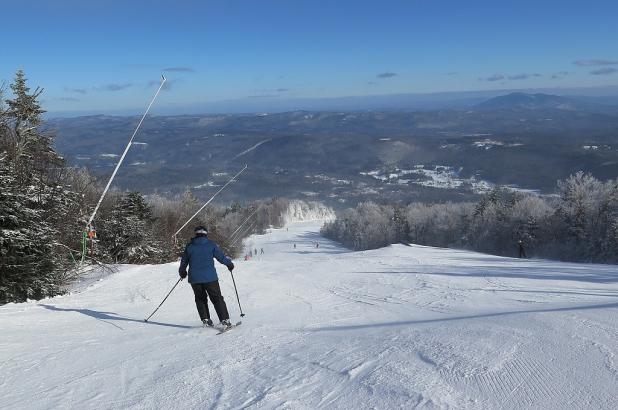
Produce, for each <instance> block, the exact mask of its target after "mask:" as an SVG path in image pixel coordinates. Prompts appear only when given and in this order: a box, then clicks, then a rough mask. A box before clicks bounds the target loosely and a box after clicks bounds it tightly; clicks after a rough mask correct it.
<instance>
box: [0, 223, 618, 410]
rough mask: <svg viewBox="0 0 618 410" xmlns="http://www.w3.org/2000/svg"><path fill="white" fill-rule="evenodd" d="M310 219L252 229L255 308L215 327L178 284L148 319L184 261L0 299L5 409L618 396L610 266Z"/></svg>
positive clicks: (609, 399)
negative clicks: (330, 226)
mask: <svg viewBox="0 0 618 410" xmlns="http://www.w3.org/2000/svg"><path fill="white" fill-rule="evenodd" d="M318 229H319V223H316V222H305V223H296V224H293V225H291V226H290V227H289V230H288V229H285V228H284V229H280V230H275V231H272V232H271V233H269V234H267V235H263V236H256V237H252V238H250V239H249V240H248V241H247V245H248V246H251V247H252V248H257V249H259V248H264V251H265V254H264V255H262V256H261V257H257V258H254V259H253V260H250V261H238V262H237V269H236V271H235V277H236V282H237V284H238V287H239V293H240V297H241V302H242V303H243V308H244V310H245V312H246V314H247V316H246V317H245V318H244V319H243V325H242V326H240V327H239V328H237V329H234V330H233V331H231V332H229V333H226V334H223V335H219V336H218V335H216V331H215V330H213V329H205V328H201V327H199V326H198V325H199V321H198V317H197V313H196V311H195V308H194V304H193V295H192V292H191V289H190V287H189V286H188V285H187V284H186V283H185V282H182V283H181V285H180V286H179V287H178V288H177V290H176V291H174V293H172V295H171V296H170V298H169V299H168V301H167V302H166V304H164V305H163V307H162V308H161V309H160V310H159V312H158V313H157V314H156V315H155V316H154V317H153V318H152V322H151V323H144V322H143V318H144V317H146V316H147V315H148V314H149V313H150V312H151V311H152V310H153V309H154V308H155V307H156V306H157V305H158V304H159V302H160V301H161V299H162V298H163V296H165V294H166V293H167V292H168V290H169V289H170V288H171V287H172V285H173V284H174V283H175V282H176V280H177V275H176V268H177V266H176V264H169V265H161V266H139V267H130V268H123V269H122V270H121V271H120V272H118V273H116V274H113V275H111V276H109V277H107V278H105V279H103V280H101V281H99V282H96V283H95V284H94V285H92V286H90V287H88V288H87V289H86V290H83V291H82V292H80V293H75V294H72V295H68V296H65V297H59V298H54V299H51V300H44V301H40V302H31V303H23V304H11V305H6V306H2V307H0V330H1V336H0V397H1V399H0V408H2V409H12V410H13V409H50V408H54V409H65V408H66V409H126V408H129V409H167V408H175V409H187V408H188V409H207V408H225V409H227V408H289V409H316V408H337V409H339V408H346V409H347V408H349V409H361V408H363V409H364V408H379V409H385V408H414V407H419V408H471V409H498V408H506V409H509V408H510V409H515V408H538V409H565V408H577V409H580V408H590V409H613V408H615V406H616V392H617V391H618V359H617V358H616V355H617V353H618V272H617V271H618V269H617V268H616V266H609V265H579V264H566V263H556V262H548V261H538V260H515V259H508V258H499V257H493V256H487V255H482V254H477V253H471V252H463V251H454V250H447V249H436V248H428V247H421V246H411V247H407V246H403V245H397V246H392V247H389V248H385V249H381V250H375V251H366V252H350V251H347V250H345V249H342V248H341V247H339V246H337V245H336V244H334V243H331V242H329V241H327V240H325V239H323V238H321V237H319V234H318V233H317V232H318ZM318 241H319V243H320V246H319V248H316V246H315V244H316V242H318ZM294 243H296V249H294V247H293V244H294ZM219 271H220V277H221V282H222V287H223V291H224V295H225V296H226V300H227V303H228V306H229V308H230V311H231V312H232V315H233V318H234V319H237V318H238V305H237V304H236V300H235V296H234V291H233V287H232V285H231V279H230V276H229V274H228V273H227V272H225V271H224V269H219Z"/></svg>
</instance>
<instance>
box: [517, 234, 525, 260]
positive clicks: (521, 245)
mask: <svg viewBox="0 0 618 410" xmlns="http://www.w3.org/2000/svg"><path fill="white" fill-rule="evenodd" d="M517 245H518V246H519V257H520V258H527V257H528V256H526V250H525V249H524V241H522V240H521V239H520V240H519V241H518V242H517Z"/></svg>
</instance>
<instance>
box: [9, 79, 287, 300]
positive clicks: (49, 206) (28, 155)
mask: <svg viewBox="0 0 618 410" xmlns="http://www.w3.org/2000/svg"><path fill="white" fill-rule="evenodd" d="M42 92H43V90H42V89H40V88H37V89H35V90H34V91H31V90H30V88H29V87H28V84H27V81H26V77H25V75H24V72H23V71H21V70H20V71H18V72H17V73H16V76H15V80H14V81H13V83H12V84H11V85H10V94H11V97H12V98H5V96H7V95H8V94H9V90H7V89H2V88H0V304H4V303H8V302H21V301H24V300H27V299H41V298H44V297H49V296H54V295H57V294H59V293H62V292H63V289H64V288H65V286H66V285H67V284H68V283H70V281H71V280H72V279H74V278H75V276H76V275H78V274H79V272H80V270H79V269H77V267H78V266H80V262H81V259H82V255H83V256H84V258H85V261H86V263H87V264H92V263H98V264H103V265H104V264H116V263H163V262H170V261H174V260H177V258H178V255H179V254H180V252H181V251H182V249H183V247H184V244H185V243H186V242H187V241H188V239H189V238H190V237H192V236H193V229H192V228H193V227H194V226H196V225H198V224H201V225H205V226H207V227H208V229H209V231H210V233H209V236H210V237H211V238H213V239H214V240H215V241H217V242H218V243H219V244H221V246H222V247H223V249H224V251H225V252H226V253H227V254H228V255H230V256H232V257H234V256H238V255H239V254H240V253H241V252H242V250H241V247H242V239H243V238H245V237H247V236H248V235H250V234H253V233H261V232H263V231H264V230H265V229H267V228H269V227H280V226H282V225H283V223H284V221H283V218H284V215H285V214H286V212H287V208H288V206H289V201H287V200H285V199H281V198H275V199H272V200H268V201H256V202H253V203H250V204H246V205H241V204H238V203H236V204H232V205H231V206H228V207H224V206H214V205H213V206H209V207H207V208H206V209H204V210H203V211H202V212H201V213H200V215H199V216H198V217H197V218H196V219H195V220H194V221H193V222H192V223H191V224H190V225H189V226H187V228H186V229H184V230H183V231H182V232H180V233H179V235H178V238H177V240H174V238H173V235H174V233H175V232H176V230H177V229H178V227H179V226H181V225H182V224H183V223H184V222H185V221H186V220H187V219H188V218H189V217H190V216H192V215H193V213H194V212H195V211H196V210H197V209H199V207H200V205H201V203H199V201H198V200H197V198H195V197H194V196H193V195H192V194H191V193H190V192H186V193H185V194H184V195H182V196H180V197H178V198H173V199H168V198H163V197H160V196H144V195H142V194H140V193H139V192H121V191H111V192H110V193H109V194H108V195H107V196H106V197H105V200H104V201H103V203H102V205H101V208H100V210H99V213H98V214H97V218H96V219H95V227H96V238H95V237H94V235H92V238H84V235H85V232H84V230H85V226H86V224H87V221H88V217H89V213H90V212H92V210H93V209H94V205H95V204H96V202H97V200H98V199H99V197H100V195H101V192H102V187H101V185H100V184H99V181H97V179H96V178H95V177H94V176H93V175H92V174H90V173H89V172H88V171H87V170H86V169H78V168H74V167H71V166H69V164H67V162H66V160H65V159H64V158H62V156H61V155H59V154H58V153H57V152H56V151H55V150H54V146H53V136H52V135H49V134H47V133H45V132H43V131H42V125H43V123H44V121H43V117H42V116H43V114H44V112H45V111H44V110H43V109H42V107H41V104H40V102H39V97H40V96H41V93H42ZM249 216H251V218H250V219H249V221H247V223H246V225H245V226H243V227H242V229H240V230H239V231H238V232H236V234H235V237H234V239H233V240H230V235H231V234H232V233H234V231H235V230H236V229H237V228H238V227H239V225H240V224H241V223H242V222H243V221H245V220H246V219H247V218H248V217H249ZM93 234H94V232H93Z"/></svg>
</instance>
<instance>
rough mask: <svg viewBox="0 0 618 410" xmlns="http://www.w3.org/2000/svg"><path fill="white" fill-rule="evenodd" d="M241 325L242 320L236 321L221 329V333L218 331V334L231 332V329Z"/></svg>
mask: <svg viewBox="0 0 618 410" xmlns="http://www.w3.org/2000/svg"><path fill="white" fill-rule="evenodd" d="M240 325H242V322H236V323H234V324H232V326H228V327H226V328H223V329H221V330H219V333H217V335H221V334H223V333H227V332H229V331H230V330H232V329H234V328H235V327H237V326H240Z"/></svg>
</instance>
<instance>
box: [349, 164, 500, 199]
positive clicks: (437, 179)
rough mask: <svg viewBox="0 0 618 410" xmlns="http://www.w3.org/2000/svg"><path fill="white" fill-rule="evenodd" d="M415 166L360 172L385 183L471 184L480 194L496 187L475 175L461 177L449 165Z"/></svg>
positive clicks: (457, 185)
mask: <svg viewBox="0 0 618 410" xmlns="http://www.w3.org/2000/svg"><path fill="white" fill-rule="evenodd" d="M413 168H414V169H409V170H405V169H399V168H395V169H394V170H388V171H385V170H374V171H368V172H360V175H365V176H370V177H372V178H375V179H377V180H379V181H382V182H385V183H395V184H401V185H403V184H415V185H422V186H426V187H432V188H438V189H455V188H459V187H461V186H462V185H463V184H469V185H470V186H471V188H472V191H473V192H475V193H479V194H482V193H485V192H488V191H491V190H492V189H493V187H494V184H492V183H491V182H488V181H484V180H479V179H477V178H476V177H474V176H472V177H470V178H461V177H459V172H458V171H456V170H455V169H453V167H450V166H448V165H435V166H434V167H433V169H426V168H425V166H424V165H422V164H417V165H414V167H413ZM459 171H461V169H460V170H459ZM406 175H418V176H421V177H424V178H426V179H422V180H413V179H405V178H402V177H404V176H406Z"/></svg>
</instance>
